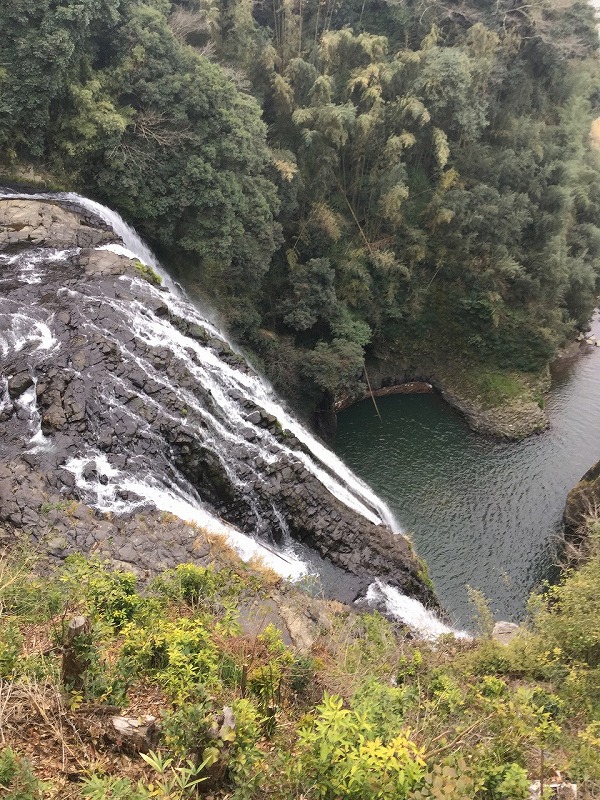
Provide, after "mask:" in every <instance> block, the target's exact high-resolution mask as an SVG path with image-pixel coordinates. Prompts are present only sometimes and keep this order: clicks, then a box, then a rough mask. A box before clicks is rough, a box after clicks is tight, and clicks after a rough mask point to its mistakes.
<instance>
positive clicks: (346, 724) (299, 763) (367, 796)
mask: <svg viewBox="0 0 600 800" xmlns="http://www.w3.org/2000/svg"><path fill="white" fill-rule="evenodd" d="M424 768H425V762H424V760H423V755H422V752H421V751H420V750H419V748H418V747H417V745H416V744H414V742H412V741H411V740H410V738H409V736H408V733H398V734H397V735H396V736H395V737H394V738H392V739H389V740H388V741H387V742H384V741H382V739H381V738H379V737H377V736H375V735H374V733H373V727H372V726H371V725H370V724H369V723H368V722H367V720H366V718H365V716H364V715H363V714H361V713H359V712H358V711H356V710H349V709H344V708H342V700H341V698H339V697H335V696H330V695H328V694H325V696H324V699H323V703H322V704H321V705H320V706H319V707H318V708H317V717H316V718H315V720H314V721H313V722H312V723H311V724H308V725H307V726H305V727H304V728H301V729H300V732H299V747H298V757H297V759H296V760H295V761H294V762H293V763H291V764H290V772H291V773H292V774H293V776H294V777H295V778H296V780H297V781H298V783H299V784H300V785H301V786H303V791H304V792H305V793H307V794H309V792H310V794H309V796H312V797H319V798H323V799H324V800H335V798H339V797H344V798H347V799H348V800H382V799H383V798H389V797H394V798H396V800H401V798H406V797H409V796H410V794H411V792H412V791H413V790H414V789H415V788H416V786H417V784H418V783H419V782H420V780H421V779H422V777H423V774H424V771H425V770H424ZM311 787H312V788H311Z"/></svg>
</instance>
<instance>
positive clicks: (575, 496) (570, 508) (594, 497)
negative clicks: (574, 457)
mask: <svg viewBox="0 0 600 800" xmlns="http://www.w3.org/2000/svg"><path fill="white" fill-rule="evenodd" d="M599 508H600V461H599V462H598V463H597V464H594V466H593V467H592V468H591V469H589V470H588V471H587V472H586V473H585V475H584V476H583V477H582V479H581V480H580V481H579V483H578V484H577V485H576V486H574V487H573V488H572V489H571V491H570V492H569V494H568V495H567V502H566V505H565V510H564V513H563V523H564V526H565V534H566V537H567V539H569V540H572V541H573V540H574V541H577V540H580V539H581V537H582V535H583V533H584V531H585V527H586V525H585V522H586V519H587V518H588V517H594V516H596V515H597V513H598V509H599Z"/></svg>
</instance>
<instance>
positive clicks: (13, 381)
mask: <svg viewBox="0 0 600 800" xmlns="http://www.w3.org/2000/svg"><path fill="white" fill-rule="evenodd" d="M31 386H33V378H32V377H31V373H30V372H29V371H23V372H19V373H17V374H16V375H11V376H10V378H9V379H8V394H9V397H12V398H13V399H14V398H15V397H20V396H21V395H22V394H23V392H26V391H27V389H29V388H30V387H31Z"/></svg>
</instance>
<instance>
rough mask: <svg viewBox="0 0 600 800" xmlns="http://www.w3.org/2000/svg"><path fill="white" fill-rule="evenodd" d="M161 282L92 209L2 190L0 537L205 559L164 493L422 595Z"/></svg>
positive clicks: (378, 530) (402, 547) (151, 566)
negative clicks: (7, 195)
mask: <svg viewBox="0 0 600 800" xmlns="http://www.w3.org/2000/svg"><path fill="white" fill-rule="evenodd" d="M158 283H159V282H158V280H157V278H156V276H155V275H154V274H153V273H152V271H151V270H149V269H148V268H146V267H144V266H143V265H142V264H140V262H139V261H136V259H135V258H133V257H132V254H131V253H127V251H126V250H125V249H124V248H123V242H122V241H120V240H119V239H118V238H117V237H116V236H115V234H114V232H113V230H112V229H111V228H110V227H109V226H107V225H106V224H104V223H103V222H102V221H101V220H100V219H98V218H96V217H95V216H94V215H93V214H91V213H89V212H86V211H84V210H81V209H76V208H74V207H73V206H69V205H67V207H65V206H64V204H61V203H58V202H53V201H51V200H34V199H3V200H0V291H1V297H2V299H1V300H0V354H1V358H2V386H0V394H2V402H1V407H0V436H1V442H2V443H1V445H0V450H1V454H2V467H1V469H0V527H1V535H2V537H3V538H4V539H5V540H6V541H11V540H12V539H13V538H14V536H15V535H19V534H21V535H26V536H28V537H31V538H33V539H34V541H35V542H36V545H37V547H38V548H40V549H43V550H45V551H46V552H48V553H49V554H50V555H51V556H53V557H58V558H61V557H63V556H64V555H65V554H67V553H68V552H71V551H72V550H74V549H78V550H82V551H85V552H91V551H96V552H100V553H101V554H102V555H106V556H108V557H110V558H113V559H115V560H117V561H119V562H123V563H125V564H127V565H133V566H135V567H137V568H138V569H140V570H143V571H155V570H157V569H161V568H163V567H165V566H171V565H173V564H174V563H178V562H179V561H182V560H190V559H192V560H194V559H198V558H203V557H205V556H206V552H205V548H206V546H207V545H206V542H205V543H204V545H203V547H204V550H203V551H202V552H200V551H198V549H197V540H198V531H197V530H196V529H194V528H193V527H190V525H186V524H185V523H184V522H182V521H181V520H179V519H177V518H176V517H172V516H168V517H165V515H164V514H162V515H161V514H160V512H159V510H157V509H160V508H161V507H162V508H163V510H164V508H165V507H166V506H165V504H164V502H162V505H161V501H164V498H165V497H167V498H168V499H170V501H172V502H171V506H176V505H177V503H179V505H180V506H181V507H185V508H189V507H190V505H195V506H197V507H198V508H200V509H204V510H206V512H207V513H210V514H211V515H213V516H214V517H215V518H219V519H221V520H223V521H224V522H226V523H228V524H230V525H232V526H235V527H237V528H238V529H239V530H241V531H243V532H245V533H246V534H250V535H252V536H258V537H260V538H261V540H262V541H264V542H265V543H267V544H268V545H270V546H273V547H281V546H284V545H286V544H289V543H290V541H291V542H292V543H293V541H300V542H303V543H304V544H305V545H307V546H309V547H310V548H313V549H314V550H315V551H317V552H318V553H319V554H320V555H321V556H322V557H325V558H326V559H328V560H329V561H330V562H331V563H333V564H334V565H336V566H337V567H339V568H341V569H342V570H344V572H345V573H346V574H348V575H349V576H350V577H351V579H352V580H351V581H350V583H349V584H347V586H348V585H351V586H352V587H353V588H352V592H353V593H355V594H356V595H359V594H361V593H364V592H365V591H366V589H367V587H368V586H369V584H370V583H371V582H372V581H373V580H374V579H375V578H378V579H380V580H385V581H386V582H388V583H389V584H390V585H392V586H396V587H398V588H399V589H400V590H402V591H403V592H405V593H407V594H409V595H411V596H413V597H417V598H419V599H420V600H422V601H424V602H426V603H428V604H430V605H435V604H436V601H435V598H434V596H433V594H432V592H431V590H430V588H429V587H428V586H427V585H426V583H425V582H424V581H423V579H422V574H423V570H422V565H421V563H420V561H419V560H418V558H417V557H416V556H415V555H414V552H413V550H412V547H411V545H410V543H409V542H408V540H407V539H405V538H404V537H403V536H402V535H397V534H395V533H393V532H392V530H391V529H390V528H389V527H388V526H387V525H385V524H384V523H383V522H381V521H380V519H379V517H378V509H377V508H376V503H375V502H374V505H373V504H371V503H370V500H369V495H368V493H366V494H362V495H361V493H360V491H358V494H357V491H355V490H353V489H352V487H350V488H348V487H345V486H344V481H343V480H340V478H339V476H336V475H335V474H334V470H333V469H332V466H331V464H330V463H328V462H327V459H326V458H325V462H322V461H319V459H318V458H317V457H315V454H314V452H311V450H310V447H307V444H306V442H303V441H301V440H300V438H298V436H297V435H296V433H297V431H296V432H294V431H292V430H290V429H289V428H287V427H286V421H285V419H280V418H279V417H278V416H277V414H274V413H273V406H272V404H270V403H269V402H268V398H267V397H266V395H265V402H264V403H261V402H258V401H259V400H260V399H261V397H262V395H260V392H259V390H258V389H257V388H256V387H257V386H259V379H258V377H257V376H255V375H254V373H253V372H252V370H251V368H250V367H249V366H248V365H247V363H246V362H245V361H244V359H243V358H242V357H241V356H240V355H239V354H237V353H236V352H235V351H234V350H233V349H232V348H231V347H230V345H229V344H228V343H227V342H226V341H225V340H224V339H223V338H222V337H221V335H220V334H219V332H218V331H217V330H216V329H215V328H214V327H213V326H212V325H211V324H210V323H209V322H206V321H205V320H204V319H203V318H202V317H201V316H200V315H198V313H197V312H196V311H195V310H194V309H193V308H192V307H191V306H190V305H189V303H187V301H185V299H184V298H182V297H180V296H177V295H176V293H175V294H174V293H173V292H171V291H169V290H168V289H166V288H165V287H162V286H160V285H158ZM261 391H262V390H261ZM257 392H258V394H257ZM345 493H346V494H347V495H348V498H349V499H348V498H347V497H346V494H345ZM336 495H337V496H336ZM169 507H170V506H169ZM361 509H362V510H363V511H364V513H360V511H361ZM365 515H366V516H365ZM184 516H185V514H184ZM188 522H189V519H188ZM347 586H346V589H345V590H344V591H343V593H345V595H346V596H344V597H343V598H342V599H345V600H347V599H351V598H349V597H348V596H347V594H348V588H347ZM332 594H333V595H335V594H336V591H335V587H332Z"/></svg>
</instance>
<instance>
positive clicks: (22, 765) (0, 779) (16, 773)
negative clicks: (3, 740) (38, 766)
mask: <svg viewBox="0 0 600 800" xmlns="http://www.w3.org/2000/svg"><path fill="white" fill-rule="evenodd" d="M0 788H1V789H2V791H1V792H0V794H1V795H2V798H3V800H41V797H42V789H43V785H42V783H41V782H40V781H39V780H38V779H37V778H36V777H35V775H34V774H33V772H32V769H31V766H30V765H29V762H27V761H26V760H25V759H24V758H21V757H20V756H19V755H17V753H15V751H14V750H13V749H12V748H11V747H5V748H4V750H2V752H1V753H0Z"/></svg>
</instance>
